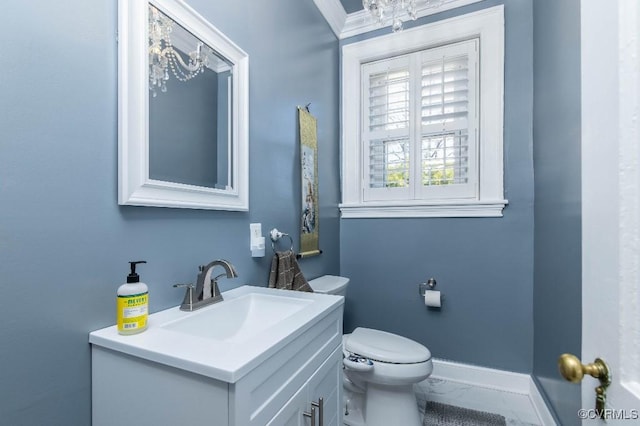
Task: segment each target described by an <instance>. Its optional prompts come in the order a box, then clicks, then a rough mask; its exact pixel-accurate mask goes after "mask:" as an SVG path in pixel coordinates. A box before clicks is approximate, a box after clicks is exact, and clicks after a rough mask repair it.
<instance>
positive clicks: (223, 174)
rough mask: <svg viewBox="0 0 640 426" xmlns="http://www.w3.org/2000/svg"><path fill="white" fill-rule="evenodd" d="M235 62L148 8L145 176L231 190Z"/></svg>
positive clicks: (153, 9) (158, 12) (180, 26)
mask: <svg viewBox="0 0 640 426" xmlns="http://www.w3.org/2000/svg"><path fill="white" fill-rule="evenodd" d="M232 67H233V64H232V63H230V62H229V60H227V59H225V58H224V57H222V56H221V55H220V54H219V53H217V52H216V51H215V50H214V49H213V48H212V47H211V46H208V45H206V44H205V43H204V42H203V41H202V40H200V39H198V38H197V37H195V36H194V35H193V34H192V33H191V32H189V31H187V30H186V29H185V28H184V27H183V26H182V25H180V24H178V23H176V22H175V21H174V20H173V19H171V18H170V17H169V16H167V15H165V14H164V13H163V12H161V11H159V10H158V9H156V8H155V7H154V6H152V5H149V90H150V92H151V93H150V96H149V178H150V179H155V180H160V181H168V182H177V183H183V184H188V185H196V186H203V187H209V188H217V189H222V190H226V189H232V188H233V179H232V176H231V171H232V170H231V167H230V166H231V165H232V157H231V156H232V150H231V149H229V146H230V143H231V128H232V126H231V119H232V114H231V111H230V108H231V103H230V99H231V90H232V87H233V75H232Z"/></svg>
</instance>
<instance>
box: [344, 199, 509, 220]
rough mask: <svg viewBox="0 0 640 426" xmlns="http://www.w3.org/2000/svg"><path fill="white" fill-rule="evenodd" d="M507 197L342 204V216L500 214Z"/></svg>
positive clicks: (477, 215) (500, 215) (406, 216)
mask: <svg viewBox="0 0 640 426" xmlns="http://www.w3.org/2000/svg"><path fill="white" fill-rule="evenodd" d="M508 203H509V202H508V201H507V200H492V201H478V200H473V201H468V200H463V201H447V202H438V203H435V202H434V203H429V204H425V203H421V204H418V203H361V204H355V203H342V204H340V205H339V207H340V212H341V217H342V218H343V219H355V218H403V217H404V218H410V217H414V218H415V217H502V210H503V209H504V207H505V206H506V205H507V204H508Z"/></svg>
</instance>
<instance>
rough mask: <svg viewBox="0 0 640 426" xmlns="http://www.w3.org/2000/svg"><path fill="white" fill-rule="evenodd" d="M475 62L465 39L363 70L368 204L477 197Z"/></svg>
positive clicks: (472, 44) (472, 46) (474, 47)
mask: <svg viewBox="0 0 640 426" xmlns="http://www.w3.org/2000/svg"><path fill="white" fill-rule="evenodd" d="M476 63H477V40H470V41H466V42H462V43H456V44H454V45H448V46H444V47H438V48H434V49H429V50H426V51H422V52H415V53H411V54H409V55H403V56H399V57H395V58H391V59H385V60H382V61H377V62H373V63H369V64H365V65H363V66H362V70H363V78H362V83H363V88H362V94H363V99H362V104H363V105H366V107H365V108H363V117H362V124H363V129H362V136H363V139H362V140H363V149H362V152H363V154H364V156H365V158H364V161H363V163H364V165H365V176H364V181H365V187H364V200H365V201H372V200H414V199H422V198H425V197H429V196H433V194H435V196H437V197H440V198H464V197H475V196H476V188H477V178H476V174H477V167H475V165H474V164H475V163H476V162H477V158H476V149H475V134H476V129H477V120H476V118H477V117H476V115H475V111H476V108H475V102H476V98H477V94H476V87H477V84H476V82H475V80H476ZM445 187H446V188H445ZM430 194H431V195H430Z"/></svg>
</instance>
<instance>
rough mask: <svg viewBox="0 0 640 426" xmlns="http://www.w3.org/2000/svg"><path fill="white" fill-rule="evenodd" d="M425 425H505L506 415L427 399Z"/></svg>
mask: <svg viewBox="0 0 640 426" xmlns="http://www.w3.org/2000/svg"><path fill="white" fill-rule="evenodd" d="M422 424H423V425H424V426H505V425H506V424H507V423H506V420H505V418H504V416H501V415H499V414H493V413H486V412H484V411H476V410H470V409H468V408H461V407H454V406H453V405H447V404H441V403H439V402H433V401H427V405H426V409H425V413H424V422H423V423H422Z"/></svg>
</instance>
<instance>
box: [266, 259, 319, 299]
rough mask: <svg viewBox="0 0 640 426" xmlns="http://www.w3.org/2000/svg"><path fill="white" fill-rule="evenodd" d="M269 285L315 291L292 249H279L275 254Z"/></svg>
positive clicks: (286, 288) (271, 286)
mask: <svg viewBox="0 0 640 426" xmlns="http://www.w3.org/2000/svg"><path fill="white" fill-rule="evenodd" d="M269 287H270V288H281V289H285V290H297V291H308V292H311V293H313V289H312V288H311V286H310V285H309V283H308V282H307V280H306V279H305V278H304V276H303V275H302V272H301V271H300V266H299V265H298V261H297V260H296V255H295V254H294V253H293V251H291V250H287V251H277V252H276V254H275V255H274V256H273V260H271V270H270V271H269Z"/></svg>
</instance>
